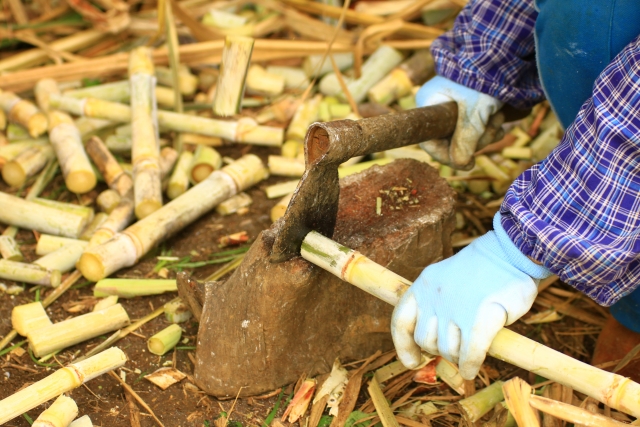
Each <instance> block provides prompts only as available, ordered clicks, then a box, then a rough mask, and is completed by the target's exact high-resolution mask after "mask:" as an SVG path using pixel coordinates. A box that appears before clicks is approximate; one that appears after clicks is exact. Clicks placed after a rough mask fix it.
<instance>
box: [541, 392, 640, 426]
mask: <svg viewBox="0 0 640 427" xmlns="http://www.w3.org/2000/svg"><path fill="white" fill-rule="evenodd" d="M529 404H530V405H531V406H532V407H533V408H534V409H537V410H539V411H541V412H544V413H545V414H550V415H553V416H554V417H556V418H560V419H561V420H565V421H568V422H570V423H573V424H574V425H576V426H577V425H578V424H580V425H584V426H593V427H622V426H628V425H629V424H625V423H621V422H620V421H616V420H614V419H612V418H609V417H605V416H604V415H600V414H597V413H593V412H590V411H587V410H586V409H582V408H578V407H577V406H573V405H568V404H566V403H562V402H558V401H556V400H552V399H547V398H546V397H542V396H536V395H535V394H533V395H531V397H530V398H529Z"/></svg>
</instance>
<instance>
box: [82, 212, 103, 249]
mask: <svg viewBox="0 0 640 427" xmlns="http://www.w3.org/2000/svg"><path fill="white" fill-rule="evenodd" d="M108 218H109V215H107V214H106V213H104V212H98V213H97V214H95V216H94V217H93V220H92V221H91V222H90V223H89V225H87V226H86V227H85V228H84V230H82V234H81V235H80V240H83V241H85V242H88V241H89V240H91V237H93V233H95V232H96V230H97V229H99V228H100V227H102V224H104V223H105V222H106V221H107V219H108ZM87 244H88V243H87Z"/></svg>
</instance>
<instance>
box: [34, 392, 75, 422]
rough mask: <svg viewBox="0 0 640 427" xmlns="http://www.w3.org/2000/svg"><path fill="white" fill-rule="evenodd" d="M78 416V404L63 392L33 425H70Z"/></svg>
mask: <svg viewBox="0 0 640 427" xmlns="http://www.w3.org/2000/svg"><path fill="white" fill-rule="evenodd" d="M77 416H78V405H76V402H75V401H74V400H73V399H72V398H70V397H67V396H65V395H64V394H61V395H60V396H59V397H58V398H57V399H56V400H55V401H54V402H53V403H52V404H51V406H49V407H48V408H47V409H45V411H44V412H43V413H41V414H40V415H39V416H38V418H36V420H35V421H34V422H33V424H32V425H31V426H32V427H68V426H69V424H71V421H73V419H74V418H75V417H77Z"/></svg>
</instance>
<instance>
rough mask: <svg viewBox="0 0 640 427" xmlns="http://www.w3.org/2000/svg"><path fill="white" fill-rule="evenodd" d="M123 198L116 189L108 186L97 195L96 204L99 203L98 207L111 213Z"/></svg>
mask: <svg viewBox="0 0 640 427" xmlns="http://www.w3.org/2000/svg"><path fill="white" fill-rule="evenodd" d="M121 198H122V197H120V194H119V193H118V192H117V191H116V190H112V189H110V188H108V189H106V190H104V191H103V192H102V193H100V194H98V197H96V205H98V208H99V209H100V210H101V211H102V212H106V213H107V214H109V213H111V211H112V210H114V209H115V208H116V206H118V203H120V199H121Z"/></svg>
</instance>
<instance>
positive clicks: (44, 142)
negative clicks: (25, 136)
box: [0, 138, 49, 165]
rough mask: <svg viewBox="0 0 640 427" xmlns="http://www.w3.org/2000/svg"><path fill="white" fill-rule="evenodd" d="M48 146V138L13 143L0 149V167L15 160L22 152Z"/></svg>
mask: <svg viewBox="0 0 640 427" xmlns="http://www.w3.org/2000/svg"><path fill="white" fill-rule="evenodd" d="M44 146H49V139H48V138H38V139H29V140H23V141H14V142H12V143H10V144H7V145H3V146H1V147H0V165H2V164H3V163H4V164H6V163H7V162H9V161H11V160H13V159H15V158H16V157H17V156H18V155H19V154H20V153H22V152H23V151H25V150H27V149H29V148H33V147H44Z"/></svg>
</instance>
